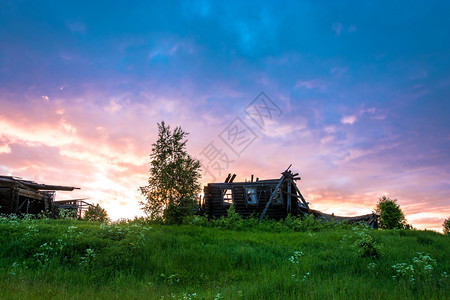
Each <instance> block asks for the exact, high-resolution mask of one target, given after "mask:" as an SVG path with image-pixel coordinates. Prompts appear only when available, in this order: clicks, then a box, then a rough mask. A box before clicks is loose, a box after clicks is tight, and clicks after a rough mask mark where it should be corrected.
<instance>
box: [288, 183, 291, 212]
mask: <svg viewBox="0 0 450 300" xmlns="http://www.w3.org/2000/svg"><path fill="white" fill-rule="evenodd" d="M291 185H292V180H290V179H288V182H287V194H288V195H287V213H290V212H291Z"/></svg>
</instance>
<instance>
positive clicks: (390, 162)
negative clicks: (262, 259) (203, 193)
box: [0, 0, 450, 229]
mask: <svg viewBox="0 0 450 300" xmlns="http://www.w3.org/2000/svg"><path fill="white" fill-rule="evenodd" d="M449 12H450V4H449V3H448V2H446V1H440V2H439V1H438V2H436V1H423V2H421V1H413V2H408V4H407V5H406V4H405V3H404V2H396V1H365V2H363V1H336V2H332V3H331V4H330V3H324V2H322V1H311V2H309V1H295V2H283V3H282V4H280V3H277V2H275V1H271V2H268V1H257V2H256V1H255V2H252V1H236V2H235V3H232V2H230V1H220V2H219V1H217V2H212V1H192V2H191V3H188V2H187V1H160V2H158V1H152V3H151V4H150V1H120V2H119V1H94V2H92V1H17V0H15V1H7V0H4V1H2V2H1V3H0V174H2V175H14V176H19V177H22V178H25V179H31V180H35V181H39V182H43V183H48V184H62V185H73V186H78V187H80V188H81V190H79V191H76V192H73V193H67V194H64V193H60V194H59V199H69V198H74V197H86V198H89V201H91V202H92V203H100V204H101V205H102V206H104V207H105V208H106V209H107V210H108V212H109V214H110V215H111V216H112V217H113V218H114V219H117V218H120V217H126V218H131V217H133V216H135V215H139V214H141V212H140V210H139V204H138V200H142V199H143V198H142V197H141V196H140V195H139V191H138V188H139V187H140V186H143V185H145V183H146V179H147V177H148V168H149V164H148V163H149V154H150V151H151V144H152V143H154V142H155V140H156V137H157V122H160V121H162V120H164V121H165V122H166V123H168V124H170V125H171V126H172V128H174V127H175V126H181V127H182V128H183V129H184V130H185V131H187V132H189V133H190V135H189V142H188V150H189V152H190V153H191V154H192V155H193V156H195V157H197V158H198V159H201V160H202V163H203V164H204V176H203V178H202V182H203V183H206V182H210V181H213V180H214V179H215V180H220V181H222V180H224V178H225V177H226V175H227V174H228V173H236V174H237V175H238V177H237V180H245V179H249V178H250V176H251V175H252V174H254V175H255V177H259V178H278V177H280V172H282V171H283V170H285V169H286V168H287V167H288V166H289V165H290V164H292V165H293V166H292V169H293V170H294V171H297V172H299V173H300V175H301V177H302V180H301V181H300V182H299V183H298V184H299V187H300V190H301V191H303V193H304V196H305V198H307V200H308V201H309V202H310V203H311V206H312V207H313V208H315V209H319V210H322V211H326V212H334V213H335V214H341V215H356V214H362V213H370V212H371V210H372V209H373V207H374V206H375V204H376V202H377V199H378V198H379V197H381V196H382V195H387V196H388V197H390V198H396V199H398V203H399V204H400V206H401V207H402V209H403V210H404V212H405V213H406V215H407V219H408V222H409V223H412V224H413V225H414V226H416V227H419V228H430V229H440V228H441V227H442V223H443V221H444V219H445V218H447V217H449V216H450V184H449V178H450V164H449V153H450V151H449V149H450V121H449V113H450V99H449V97H450V13H449ZM261 92H262V93H261Z"/></svg>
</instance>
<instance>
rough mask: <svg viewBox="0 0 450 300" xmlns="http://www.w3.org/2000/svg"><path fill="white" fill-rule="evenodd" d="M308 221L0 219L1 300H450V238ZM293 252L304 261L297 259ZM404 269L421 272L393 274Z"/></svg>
mask: <svg viewBox="0 0 450 300" xmlns="http://www.w3.org/2000/svg"><path fill="white" fill-rule="evenodd" d="M239 222H241V223H239ZM289 222H290V223H289ZM296 222H297V223H296ZM304 222H306V224H308V222H310V224H309V225H305V223H303V225H302V224H300V223H301V222H300V221H295V220H294V221H293V220H288V221H286V222H285V223H282V222H281V223H275V222H269V221H267V222H263V223H262V224H260V225H257V224H255V222H254V221H239V220H238V225H236V224H234V223H233V224H234V225H230V223H227V222H226V221H224V220H221V221H217V222H215V223H205V222H204V220H200V221H198V220H197V221H195V222H191V223H193V224H197V225H183V226H164V225H146V224H145V223H142V222H141V223H139V222H134V223H133V222H130V223H128V224H126V223H122V224H113V225H105V224H99V223H90V222H82V221H70V220H30V219H24V220H15V219H7V218H1V219H0V245H1V246H0V298H2V299H52V298H54V299H219V298H222V299H448V298H449V292H450V288H449V286H450V284H449V283H450V279H449V278H448V276H446V274H450V260H449V259H448V253H450V242H449V236H444V235H442V234H439V233H436V232H431V231H415V230H410V231H406V230H393V231H381V230H368V229H365V228H363V227H350V226H348V225H347V226H345V225H344V226H335V225H332V226H331V225H329V224H318V223H314V222H311V220H309V221H304ZM294 223H295V224H294ZM313 223H314V224H313ZM292 224H294V225H292ZM200 225H202V226H200ZM224 227H232V228H234V229H224ZM363 239H365V240H366V241H368V242H366V243H361V241H362V240H363ZM358 245H359V246H358ZM372 246H374V248H371V247H372ZM367 247H369V249H371V250H373V249H375V250H374V251H375V252H376V254H377V255H365V254H367V253H372V252H370V251H369V252H367V251H364V250H365V249H366V248H367ZM296 251H301V252H302V253H303V255H301V254H299V257H298V259H297V261H298V263H293V262H292V259H290V258H291V257H292V256H293V255H294V253H295V252H296ZM418 252H422V253H429V256H430V257H431V259H432V260H434V261H435V263H434V262H433V261H431V262H430V263H429V264H430V266H431V267H432V269H428V271H426V270H424V269H423V266H422V267H421V266H419V265H418V264H417V263H414V262H413V258H414V257H418V254H417V253H418ZM372 254H373V253H372ZM399 263H407V264H408V265H413V267H414V268H415V269H414V271H413V272H411V274H407V276H405V277H404V278H400V279H399V278H393V276H394V275H396V271H395V270H394V268H392V266H393V265H396V264H399ZM369 264H372V265H371V266H372V268H371V269H370V268H369ZM427 264H428V262H427ZM421 268H422V269H421ZM411 276H412V277H411ZM411 278H413V279H414V280H413V281H411Z"/></svg>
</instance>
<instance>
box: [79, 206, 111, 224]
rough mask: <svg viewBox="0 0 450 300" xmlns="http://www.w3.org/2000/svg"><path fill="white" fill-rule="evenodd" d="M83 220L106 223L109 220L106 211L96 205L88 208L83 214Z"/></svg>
mask: <svg viewBox="0 0 450 300" xmlns="http://www.w3.org/2000/svg"><path fill="white" fill-rule="evenodd" d="M83 220H86V221H97V222H107V221H109V218H108V213H107V212H106V210H105V209H104V208H102V207H101V206H100V205H99V204H97V205H96V206H89V208H88V210H87V211H86V212H85V213H84V217H83Z"/></svg>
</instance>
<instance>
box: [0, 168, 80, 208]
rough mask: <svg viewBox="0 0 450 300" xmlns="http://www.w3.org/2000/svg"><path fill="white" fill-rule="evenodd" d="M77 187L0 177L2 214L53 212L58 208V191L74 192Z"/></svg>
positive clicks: (0, 206)
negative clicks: (56, 200)
mask: <svg viewBox="0 0 450 300" xmlns="http://www.w3.org/2000/svg"><path fill="white" fill-rule="evenodd" d="M75 189H78V188H76V187H69V186H59V185H47V184H40V183H36V182H34V181H29V180H23V179H21V178H17V177H13V176H0V213H2V214H11V213H13V214H24V213H25V214H38V213H41V212H52V210H53V209H54V208H55V207H57V206H58V203H57V202H55V201H54V200H55V193H56V191H73V190H75Z"/></svg>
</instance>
